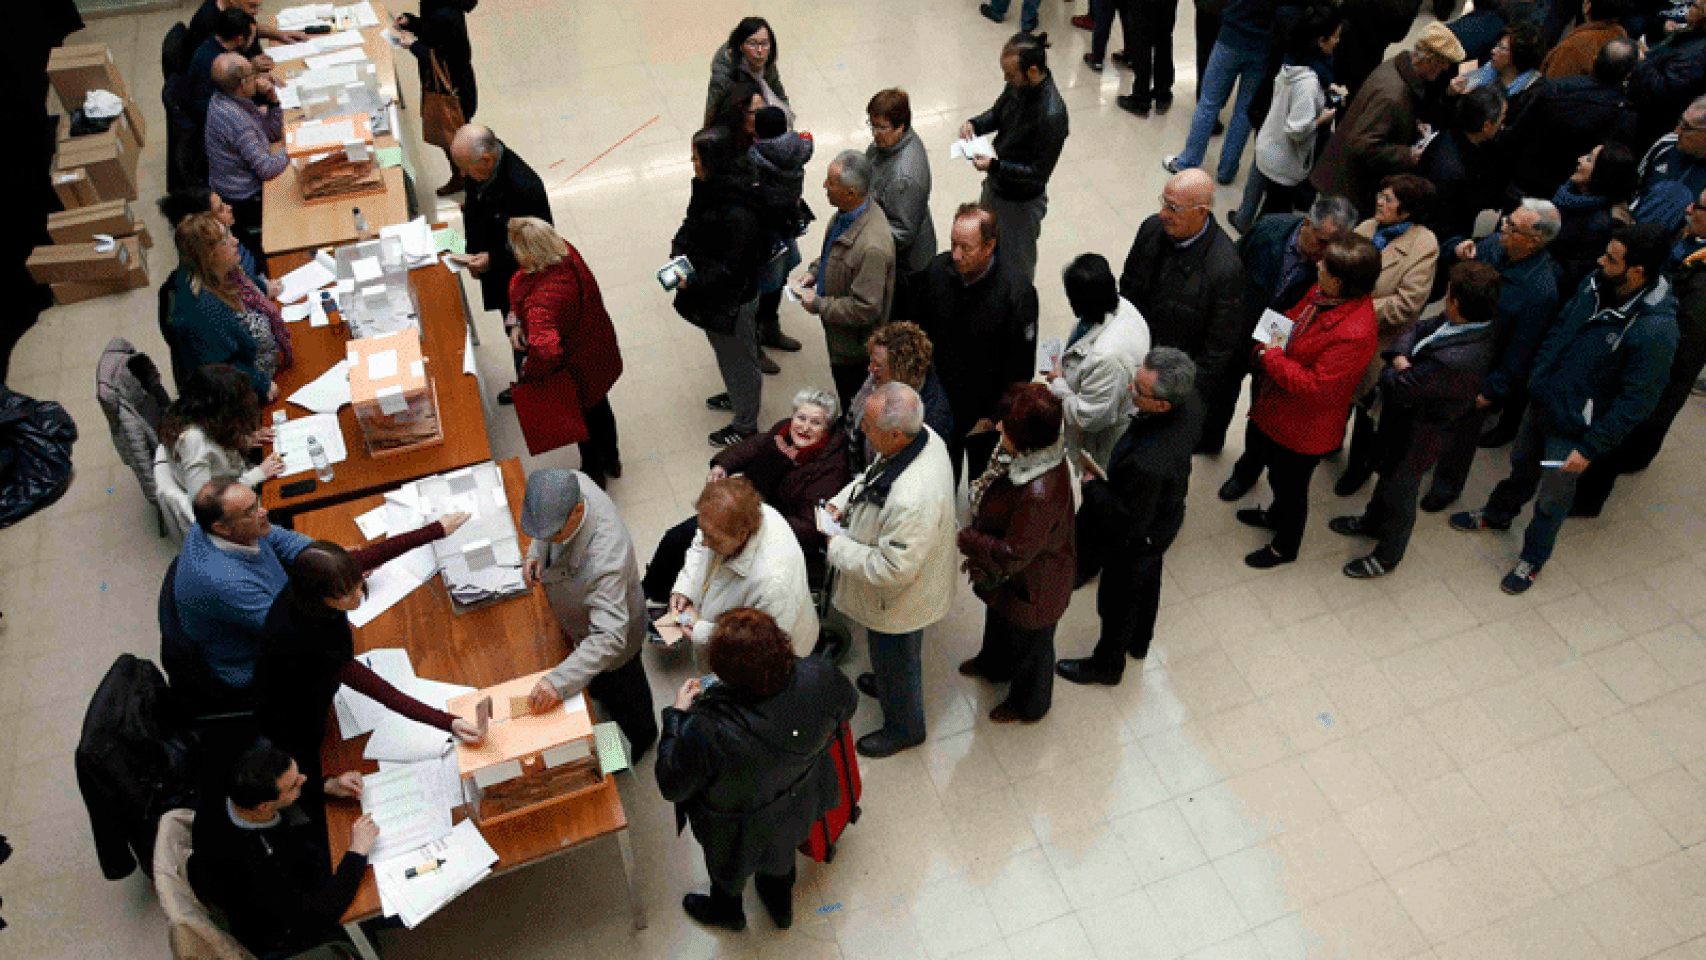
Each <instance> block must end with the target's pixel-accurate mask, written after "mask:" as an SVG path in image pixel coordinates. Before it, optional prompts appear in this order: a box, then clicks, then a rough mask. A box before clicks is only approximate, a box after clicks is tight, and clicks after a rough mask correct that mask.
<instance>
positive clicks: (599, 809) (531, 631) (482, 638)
mask: <svg viewBox="0 0 1706 960" xmlns="http://www.w3.org/2000/svg"><path fill="white" fill-rule="evenodd" d="M498 466H499V469H500V470H502V472H503V478H504V488H505V491H506V492H507V493H508V494H509V505H510V510H511V511H513V512H514V513H515V515H516V516H520V515H521V502H522V498H523V496H524V495H525V494H526V486H527V481H526V478H525V477H524V476H523V474H522V470H521V461H520V460H505V461H503V462H501V463H500V464H499V465H498ZM383 501H384V498H383V497H379V496H373V497H367V498H365V499H362V500H358V501H354V502H351V503H344V504H339V505H337V506H332V507H326V508H325V509H322V510H316V511H314V512H312V513H308V514H305V515H303V516H301V517H300V518H298V521H297V529H298V530H300V531H301V532H303V533H305V534H307V535H308V536H310V537H314V538H316V539H324V540H331V541H333V542H335V543H343V544H358V543H361V542H362V537H361V531H360V530H359V529H358V528H357V527H356V525H355V518H356V516H357V515H359V514H361V513H364V512H365V511H367V510H370V509H372V508H374V507H376V506H378V505H379V504H380V503H382V502H383ZM377 647H402V648H404V649H406V650H408V651H409V659H410V661H411V662H412V663H413V665H414V668H415V672H416V674H418V675H419V676H422V677H427V678H430V679H433V680H442V681H445V682H448V683H460V684H464V685H467V686H472V687H489V686H492V685H494V684H497V683H500V682H502V681H505V680H510V679H514V678H515V677H518V676H522V675H524V674H528V673H534V672H537V671H539V670H544V669H548V668H550V667H553V666H556V665H557V664H558V663H559V662H561V661H562V659H563V658H564V657H565V656H567V655H568V653H569V645H568V642H567V640H566V639H565V638H564V636H563V633H562V630H561V628H560V627H558V625H557V620H556V617H555V615H554V614H553V613H552V612H551V609H550V605H549V604H548V603H547V602H546V600H545V594H544V591H543V590H542V589H541V588H540V587H539V586H537V585H535V586H534V587H533V589H532V591H531V592H530V593H528V594H526V595H525V596H520V597H515V598H513V599H510V600H506V601H503V602H502V603H498V604H495V605H493V606H490V607H485V608H483V609H479V610H476V611H474V612H472V613H467V614H463V615H460V616H458V615H456V614H454V613H452V612H451V608H450V597H449V595H448V594H446V593H445V590H444V586H443V581H442V580H441V579H439V578H438V577H434V578H433V579H432V580H431V581H430V582H428V583H427V584H426V585H425V586H422V587H421V588H420V589H418V590H416V591H415V592H413V593H411V594H409V595H408V596H407V597H405V598H403V600H402V601H401V602H399V603H398V604H397V605H396V606H394V607H392V608H391V609H389V610H387V611H385V612H384V613H382V614H380V615H379V616H378V617H377V618H375V619H374V620H373V621H372V622H371V623H369V624H368V625H367V626H365V627H359V628H357V629H356V630H355V649H356V652H357V653H362V652H365V651H367V650H372V649H375V648H377ZM588 706H589V708H590V706H591V705H590V704H589V705H588ZM366 746H367V737H366V736H361V737H356V738H354V739H351V740H344V739H341V738H340V737H339V735H338V728H337V723H336V722H335V721H328V723H327V725H326V740H325V742H324V743H323V744H322V745H321V748H320V759H321V763H322V765H323V769H325V770H326V771H328V773H336V772H342V771H345V770H361V771H363V772H366V773H372V772H375V771H377V770H378V769H379V766H378V764H376V763H374V762H372V761H369V760H364V759H362V756H361V754H362V751H363V750H364V749H365V748H366ZM359 813H360V809H359V806H358V805H356V804H351V803H339V802H336V801H334V802H331V803H328V804H327V805H326V827H327V830H328V831H329V839H330V842H331V847H332V862H333V863H336V862H337V859H338V858H339V857H341V856H343V852H344V849H345V848H346V847H347V846H348V841H349V828H350V824H351V823H353V822H354V821H355V818H356V817H357V816H358V815H359ZM465 816H466V811H465V810H464V809H461V808H459V809H458V811H457V813H456V819H457V820H459V821H460V820H462V819H464V818H465ZM480 832H481V833H482V834H484V835H485V838H486V842H487V843H490V844H491V845H492V849H493V850H495V851H496V852H497V854H498V863H497V866H496V867H494V868H493V872H494V873H503V872H506V871H509V870H515V869H517V868H519V867H523V866H526V865H528V864H533V863H537V862H539V861H541V860H543V859H545V858H547V857H551V856H554V855H556V854H560V853H565V852H567V851H569V850H572V849H575V848H576V847H580V846H582V845H584V844H587V843H591V842H592V841H594V840H598V839H600V838H602V837H608V836H615V837H616V840H617V843H618V844H619V846H620V847H621V850H622V866H623V869H624V870H625V872H626V874H627V882H628V896H629V899H630V902H631V905H632V907H633V911H634V926H635V928H636V929H643V928H644V927H645V926H646V917H645V910H644V907H643V905H642V902H641V899H640V889H639V877H638V874H637V872H636V869H635V862H634V850H633V843H632V841H631V840H630V839H629V836H628V815H627V813H626V812H625V811H624V810H623V809H622V797H621V794H620V793H619V792H618V791H617V789H616V783H615V780H614V779H613V778H612V777H609V776H607V777H605V778H604V783H603V784H601V785H600V786H598V787H596V788H594V789H592V790H589V791H588V792H586V793H585V794H582V795H580V796H578V797H575V798H573V799H571V800H568V801H565V802H562V803H556V804H552V805H551V806H548V807H545V808H544V809H542V810H537V811H533V812H530V813H526V814H523V815H521V816H517V817H514V818H512V819H509V820H505V821H502V822H500V823H496V824H491V825H486V826H482V827H481V828H480ZM378 913H379V887H378V885H377V884H376V883H375V881H374V879H373V871H371V870H369V871H368V872H367V875H366V876H364V877H363V878H362V881H361V890H360V892H359V893H357V894H356V898H355V902H354V903H353V904H351V905H350V908H349V910H348V911H346V912H345V913H344V916H343V923H344V927H345V929H346V930H347V931H348V932H349V934H350V937H351V939H352V940H353V941H354V942H355V944H356V948H357V950H358V951H360V952H361V954H362V956H363V957H364V958H366V960H376V958H377V954H376V953H374V952H373V948H372V945H371V944H369V943H368V941H367V938H366V936H365V934H364V933H363V932H362V931H361V928H360V926H359V923H360V921H362V920H365V919H367V918H369V917H372V916H375V915H377V914H378Z"/></svg>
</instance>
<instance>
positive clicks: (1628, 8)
mask: <svg viewBox="0 0 1706 960" xmlns="http://www.w3.org/2000/svg"><path fill="white" fill-rule="evenodd" d="M1591 5H1592V6H1593V18H1594V19H1595V20H1597V21H1599V22H1600V23H1604V22H1606V21H1608V20H1622V19H1623V18H1624V17H1627V16H1629V14H1630V13H1632V12H1633V10H1634V6H1635V5H1634V4H1632V3H1630V2H1629V0H1592V4H1591ZM1584 19H1585V18H1584Z"/></svg>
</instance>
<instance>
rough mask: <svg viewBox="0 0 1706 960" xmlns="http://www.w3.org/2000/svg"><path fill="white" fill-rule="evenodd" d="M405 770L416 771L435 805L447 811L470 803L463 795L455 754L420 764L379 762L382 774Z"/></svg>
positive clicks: (460, 772) (460, 773) (460, 774)
mask: <svg viewBox="0 0 1706 960" xmlns="http://www.w3.org/2000/svg"><path fill="white" fill-rule="evenodd" d="M405 768H407V769H413V770H415V771H416V772H417V775H418V776H420V777H421V778H422V782H423V783H424V784H426V788H427V799H428V800H429V801H430V802H431V803H433V804H434V805H437V806H441V807H443V808H445V809H446V810H455V809H456V808H457V807H460V806H462V805H463V804H464V803H467V802H468V801H467V799H466V798H465V797H464V796H463V793H462V770H461V765H460V764H459V763H458V762H457V760H456V754H455V753H454V752H446V753H445V754H444V756H442V757H439V758H438V759H436V760H422V761H420V762H418V763H396V762H394V761H391V760H381V761H379V772H380V773H386V772H389V771H391V770H401V769H405Z"/></svg>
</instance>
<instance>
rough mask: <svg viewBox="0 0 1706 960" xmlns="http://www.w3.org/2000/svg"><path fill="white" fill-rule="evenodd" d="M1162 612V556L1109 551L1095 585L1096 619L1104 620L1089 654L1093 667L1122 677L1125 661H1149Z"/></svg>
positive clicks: (1124, 550) (1119, 550) (1120, 550)
mask: <svg viewBox="0 0 1706 960" xmlns="http://www.w3.org/2000/svg"><path fill="white" fill-rule="evenodd" d="M1160 608H1161V554H1159V553H1156V554H1136V553H1132V552H1131V551H1129V550H1126V549H1119V548H1116V549H1114V550H1110V551H1109V552H1108V557H1107V563H1106V565H1105V566H1104V567H1103V568H1102V579H1101V581H1100V582H1098V583H1097V584H1096V615H1097V616H1099V617H1100V618H1101V619H1102V632H1101V635H1100V636H1099V637H1097V639H1096V649H1095V650H1093V651H1092V652H1091V653H1090V664H1091V666H1093V667H1094V668H1095V669H1096V670H1098V671H1105V672H1108V673H1112V674H1114V675H1115V676H1119V675H1120V674H1123V673H1124V672H1125V661H1126V657H1133V658H1136V659H1138V660H1142V659H1143V658H1144V657H1147V656H1148V655H1149V644H1150V641H1152V640H1154V639H1155V614H1156V611H1158V610H1159V609H1160Z"/></svg>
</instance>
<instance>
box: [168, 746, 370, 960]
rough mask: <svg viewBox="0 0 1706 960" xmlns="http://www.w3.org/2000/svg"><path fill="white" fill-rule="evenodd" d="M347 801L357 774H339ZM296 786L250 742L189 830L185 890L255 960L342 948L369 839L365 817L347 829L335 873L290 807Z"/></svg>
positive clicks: (314, 830)
mask: <svg viewBox="0 0 1706 960" xmlns="http://www.w3.org/2000/svg"><path fill="white" fill-rule="evenodd" d="M345 777H346V778H347V779H348V783H349V785H350V788H351V789H352V790H353V791H354V795H359V794H360V787H361V774H359V773H350V774H346V775H345ZM304 783H306V778H305V777H304V776H303V775H302V772H301V771H300V770H298V769H297V766H296V761H295V760H293V759H291V757H290V755H289V754H287V753H285V752H284V751H283V750H280V749H279V748H278V747H276V746H274V745H273V744H272V743H271V742H270V741H268V740H266V739H264V738H260V739H256V740H255V741H254V743H253V744H252V745H251V746H250V747H249V748H248V749H246V750H244V751H243V753H242V754H241V755H240V756H239V757H238V758H237V762H236V765H235V766H234V767H233V768H232V769H231V772H230V774H229V775H228V776H227V777H226V778H225V781H224V783H223V789H221V790H212V791H209V792H208V793H204V794H203V795H202V801H201V804H200V806H199V808H198V809H197V810H196V815H195V825H194V826H193V827H192V828H191V830H190V844H191V849H192V851H193V852H192V853H191V854H190V862H189V870H188V872H189V880H190V887H191V889H193V890H194V891H195V895H196V896H197V897H198V898H200V900H201V901H202V902H203V903H205V904H207V905H208V906H210V907H214V908H217V909H218V910H220V911H222V912H223V913H224V914H225V918H226V921H227V923H228V925H229V926H230V929H231V935H232V936H234V937H236V938H237V942H238V943H241V944H242V945H243V946H244V947H246V948H248V949H249V951H250V952H252V953H254V954H256V955H257V956H260V957H263V958H270V957H285V956H292V955H294V954H296V953H298V952H300V951H303V950H307V949H310V948H312V947H314V946H316V945H318V944H322V943H325V942H327V941H329V940H339V939H341V938H342V936H343V934H342V931H341V930H340V929H339V927H338V921H339V919H340V918H341V917H342V916H343V913H344V911H345V910H348V909H349V905H350V904H351V903H353V902H354V901H355V895H356V892H357V890H359V889H360V887H361V878H362V875H363V874H364V873H366V871H367V855H368V854H369V853H371V852H372V851H373V843H374V841H375V840H377V839H378V838H379V826H378V824H376V823H374V822H373V817H372V816H370V815H368V814H362V815H361V816H360V817H359V818H357V819H356V821H355V823H353V824H351V825H350V836H349V846H348V849H347V850H346V851H345V853H344V855H343V856H342V857H341V858H339V860H338V863H337V866H336V868H335V869H334V868H333V867H332V857H331V853H330V851H329V850H327V849H326V827H325V825H324V824H322V823H318V822H316V821H313V820H310V819H309V818H307V817H305V816H303V815H302V812H301V811H300V810H298V809H297V808H296V806H295V804H296V801H297V798H299V797H300V796H301V794H302V787H303V784H304Z"/></svg>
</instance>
